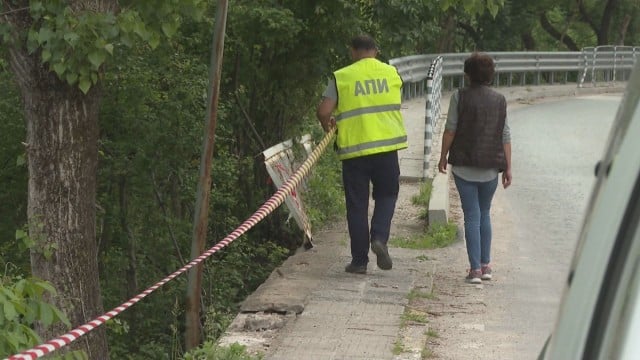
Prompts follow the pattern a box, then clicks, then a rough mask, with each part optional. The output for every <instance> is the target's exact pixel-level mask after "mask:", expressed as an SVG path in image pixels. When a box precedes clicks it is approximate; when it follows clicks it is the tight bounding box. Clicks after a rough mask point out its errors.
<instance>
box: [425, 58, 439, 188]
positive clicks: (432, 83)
mask: <svg viewBox="0 0 640 360" xmlns="http://www.w3.org/2000/svg"><path fill="white" fill-rule="evenodd" d="M441 96H442V56H438V57H436V58H435V59H434V60H433V61H432V62H431V65H430V66H429V71H428V72H427V101H426V105H425V117H424V159H423V163H422V179H423V180H424V179H426V178H427V171H428V170H429V154H431V145H432V144H433V129H434V128H435V127H436V125H437V122H438V119H440V98H441Z"/></svg>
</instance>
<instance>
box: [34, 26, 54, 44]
mask: <svg viewBox="0 0 640 360" xmlns="http://www.w3.org/2000/svg"><path fill="white" fill-rule="evenodd" d="M52 36H53V31H51V29H49V28H48V27H41V28H40V31H39V32H38V38H37V39H38V43H40V44H41V45H42V44H44V43H45V42H47V41H49V40H51V37H52Z"/></svg>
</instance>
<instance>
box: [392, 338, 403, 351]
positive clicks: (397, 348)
mask: <svg viewBox="0 0 640 360" xmlns="http://www.w3.org/2000/svg"><path fill="white" fill-rule="evenodd" d="M392 352H393V355H400V354H402V353H403V352H404V344H403V343H402V340H400V339H397V340H396V341H395V342H394V343H393V350H392Z"/></svg>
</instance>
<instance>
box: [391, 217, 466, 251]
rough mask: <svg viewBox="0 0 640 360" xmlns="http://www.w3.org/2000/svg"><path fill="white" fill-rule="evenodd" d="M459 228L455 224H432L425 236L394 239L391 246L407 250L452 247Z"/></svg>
mask: <svg viewBox="0 0 640 360" xmlns="http://www.w3.org/2000/svg"><path fill="white" fill-rule="evenodd" d="M457 231H458V227H457V226H456V224H454V223H448V224H432V225H430V226H429V228H428V229H427V231H426V232H425V233H424V234H420V235H416V236H413V237H411V238H394V239H391V240H390V242H389V244H390V245H392V246H395V247H400V248H407V249H436V248H442V247H446V246H449V245H451V244H452V243H453V242H455V240H456V236H457Z"/></svg>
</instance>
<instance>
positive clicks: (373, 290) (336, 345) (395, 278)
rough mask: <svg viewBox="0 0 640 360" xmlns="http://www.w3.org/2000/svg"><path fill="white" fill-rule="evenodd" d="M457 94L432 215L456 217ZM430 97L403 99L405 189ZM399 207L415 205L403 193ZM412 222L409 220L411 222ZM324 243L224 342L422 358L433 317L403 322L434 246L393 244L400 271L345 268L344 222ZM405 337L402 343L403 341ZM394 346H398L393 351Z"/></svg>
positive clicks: (519, 99) (427, 280) (279, 276)
mask: <svg viewBox="0 0 640 360" xmlns="http://www.w3.org/2000/svg"><path fill="white" fill-rule="evenodd" d="M623 85H624V84H622V85H619V86H616V87H601V88H585V89H577V88H576V87H575V84H574V85H555V86H537V87H518V88H498V89H497V90H498V91H500V92H501V93H503V94H504V95H505V97H507V100H508V102H509V106H510V107H512V106H518V104H519V103H528V102H531V101H532V100H534V99H538V98H541V97H547V98H551V97H562V96H575V95H587V94H595V93H604V92H621V91H622V88H623ZM450 95H451V93H445V94H443V97H442V104H441V106H442V112H443V115H442V116H441V118H440V121H439V122H438V126H436V129H435V130H434V132H435V134H434V136H433V139H434V144H433V145H432V149H433V151H432V154H430V155H429V164H430V169H429V171H430V172H429V174H430V176H432V177H433V185H434V188H433V195H432V199H431V203H432V204H431V205H430V219H432V220H433V219H434V218H432V216H436V215H434V214H438V216H439V217H440V218H441V219H440V220H441V221H447V218H448V217H447V214H448V208H449V205H448V198H449V195H448V175H446V176H443V175H438V174H436V173H437V170H436V169H435V165H436V161H437V160H438V158H439V155H440V137H441V130H442V126H443V123H444V119H445V118H446V112H447V110H448V105H449V98H450ZM424 106H425V99H414V100H411V101H407V102H406V103H404V104H403V106H402V112H403V115H404V117H405V125H406V127H407V132H408V136H409V145H410V146H409V148H408V149H406V150H403V151H401V152H400V166H401V174H402V177H403V179H404V181H403V184H402V185H401V192H408V191H409V192H414V191H417V190H418V189H419V181H421V180H422V173H423V169H422V166H423V160H422V159H423V152H424V145H423V141H424V114H425V108H424ZM403 195H405V196H403V198H404V200H403V201H404V202H403V201H400V200H399V203H398V212H399V211H403V208H404V207H411V206H412V205H411V203H410V200H408V199H410V195H412V194H403ZM403 221H404V222H403ZM416 222H417V221H416V220H415V219H409V220H406V219H405V220H402V217H400V216H398V215H396V217H395V218H394V225H393V228H392V236H397V235H398V233H401V232H410V231H414V232H416V231H420V229H421V226H420V225H419V224H416ZM314 243H315V245H316V246H315V247H314V248H313V249H311V250H308V251H300V252H299V253H297V254H295V255H293V256H291V257H290V258H289V259H287V260H286V261H285V263H284V264H283V265H282V266H281V267H279V268H278V269H276V270H275V271H274V272H273V273H272V274H271V276H270V277H269V279H267V281H265V283H264V284H262V285H261V286H260V287H259V288H258V289H257V290H256V291H255V292H254V293H253V294H252V295H251V296H249V297H248V298H247V299H246V300H245V302H244V303H243V304H242V307H241V313H240V314H239V315H238V316H237V317H236V319H235V320H234V321H233V323H232V324H231V326H230V327H229V329H228V330H227V332H226V333H225V335H224V336H223V337H222V338H221V340H220V344H222V345H229V344H232V343H236V342H237V343H240V344H243V345H246V346H247V348H248V350H249V351H250V352H253V353H262V354H264V356H265V359H274V360H294V359H295V360H299V359H305V360H312V359H318V360H327V359H336V360H337V359H345V360H346V359H356V360H365V359H366V360H383V359H385V360H392V359H393V360H401V359H402V360H405V359H406V360H408V359H416V360H417V359H421V351H422V349H423V347H424V344H425V341H426V337H427V335H426V333H427V325H426V324H404V325H403V324H402V318H403V313H404V312H405V307H406V305H407V304H408V296H409V294H410V293H411V291H412V290H413V289H418V290H419V291H421V292H423V293H431V291H432V288H433V280H432V279H433V274H434V273H435V272H436V271H437V269H436V268H435V266H434V265H433V264H434V262H433V261H429V258H428V252H427V251H426V250H407V249H399V248H391V249H390V254H391V256H392V258H393V262H394V264H393V270H390V271H382V270H379V269H377V267H376V266H375V255H373V256H372V260H373V261H372V262H370V263H369V267H368V273H367V274H366V275H355V274H348V273H345V272H344V265H345V264H347V263H348V262H349V261H350V258H351V257H350V252H349V238H348V232H347V228H346V224H345V223H344V221H341V222H339V223H336V224H334V227H333V228H332V229H325V230H323V231H320V232H316V233H315V234H314ZM400 344H401V346H400ZM394 352H395V353H396V355H394Z"/></svg>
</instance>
